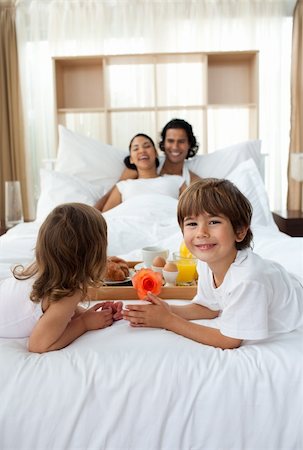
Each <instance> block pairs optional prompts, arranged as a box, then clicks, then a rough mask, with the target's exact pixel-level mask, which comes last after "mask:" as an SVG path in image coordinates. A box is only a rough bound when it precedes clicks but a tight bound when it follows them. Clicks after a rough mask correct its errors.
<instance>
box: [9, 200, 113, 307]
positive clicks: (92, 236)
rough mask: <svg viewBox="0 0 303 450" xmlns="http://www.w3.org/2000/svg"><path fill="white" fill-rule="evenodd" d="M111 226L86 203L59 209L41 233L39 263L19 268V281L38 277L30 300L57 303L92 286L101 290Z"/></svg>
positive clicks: (46, 222) (16, 274) (51, 216)
mask: <svg viewBox="0 0 303 450" xmlns="http://www.w3.org/2000/svg"><path fill="white" fill-rule="evenodd" d="M106 252H107V226H106V222H105V220H104V218H103V216H102V215H101V213H100V212H99V211H97V210H96V209H95V208H93V207H92V206H88V205H85V204H82V203H66V204H63V205H59V206H57V207H56V208H55V209H54V210H53V211H52V212H51V213H50V214H49V215H48V216H47V218H46V219H45V221H44V222H43V224H42V225H41V227H40V229H39V233H38V238H37V243H36V249H35V256H36V261H35V262H34V263H33V264H31V265H30V266H29V267H27V268H23V267H22V266H17V267H15V269H14V271H13V274H14V276H15V277H16V278H18V279H27V278H30V277H32V276H34V277H35V281H34V283H33V288H32V292H31V295H30V298H31V300H32V301H33V302H37V303H38V302H40V301H41V299H42V298H43V297H45V296H47V297H48V300H49V301H57V300H60V299H61V298H63V297H65V296H69V295H72V294H73V293H74V292H75V291H76V290H78V289H79V290H81V291H82V293H83V298H84V297H85V295H86V293H87V289H88V287H89V286H95V287H97V286H99V285H100V281H101V279H102V276H103V274H104V272H105V268H106V260H107V255H106Z"/></svg>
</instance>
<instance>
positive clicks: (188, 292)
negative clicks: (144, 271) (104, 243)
mask: <svg viewBox="0 0 303 450" xmlns="http://www.w3.org/2000/svg"><path fill="white" fill-rule="evenodd" d="M139 263H140V261H127V264H128V267H129V268H133V267H135V265H136V264H139ZM196 293H197V286H196V285H194V286H171V287H170V286H163V287H162V290H161V292H160V294H159V297H160V298H163V299H166V300H167V299H181V300H192V299H193V298H194V296H195V295H196ZM89 297H90V299H91V300H139V298H138V296H137V291H136V290H135V289H134V288H133V286H123V285H122V286H119V285H117V286H102V287H100V288H98V289H95V288H90V289H89Z"/></svg>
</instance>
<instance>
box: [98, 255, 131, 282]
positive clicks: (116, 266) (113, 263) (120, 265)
mask: <svg viewBox="0 0 303 450" xmlns="http://www.w3.org/2000/svg"><path fill="white" fill-rule="evenodd" d="M128 276H129V268H128V265H127V262H126V261H124V259H121V258H118V257H117V256H111V257H109V258H107V264H106V273H105V277H104V278H105V280H108V281H123V280H125V278H127V277H128Z"/></svg>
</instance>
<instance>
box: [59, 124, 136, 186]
mask: <svg viewBox="0 0 303 450" xmlns="http://www.w3.org/2000/svg"><path fill="white" fill-rule="evenodd" d="M127 154H128V152H126V151H123V150H119V149H117V148H114V147H113V146H111V145H106V144H102V143H101V142H99V141H96V140H94V139H91V138H88V137H86V136H83V135H81V134H78V133H75V132H74V131H71V130H68V129H67V128H64V127H63V126H62V125H59V147H58V155H57V161H56V167H55V170H56V171H57V172H61V173H65V174H68V175H75V176H78V177H79V178H81V179H82V180H85V181H89V182H90V183H93V184H95V185H96V186H97V185H100V184H101V185H102V186H103V187H104V189H105V190H108V189H110V188H111V187H112V186H113V185H114V184H115V183H116V182H117V181H118V179H119V177H120V175H121V173H122V171H123V169H125V165H124V162H123V159H124V158H125V156H126V155H127Z"/></svg>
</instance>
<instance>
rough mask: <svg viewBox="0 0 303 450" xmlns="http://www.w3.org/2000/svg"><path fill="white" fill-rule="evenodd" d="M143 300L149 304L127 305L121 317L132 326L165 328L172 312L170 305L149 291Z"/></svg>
mask: <svg viewBox="0 0 303 450" xmlns="http://www.w3.org/2000/svg"><path fill="white" fill-rule="evenodd" d="M145 300H148V301H149V302H150V303H151V304H150V305H127V306H126V307H125V308H126V309H124V310H123V319H126V320H128V321H129V322H130V325H131V326H132V327H151V328H166V326H167V324H168V322H169V320H170V318H171V316H172V313H171V311H170V306H169V305H168V304H167V303H166V302H164V301H163V300H161V299H160V298H159V297H156V296H155V295H153V294H152V293H151V292H149V293H148V294H147V297H146V299H145Z"/></svg>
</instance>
